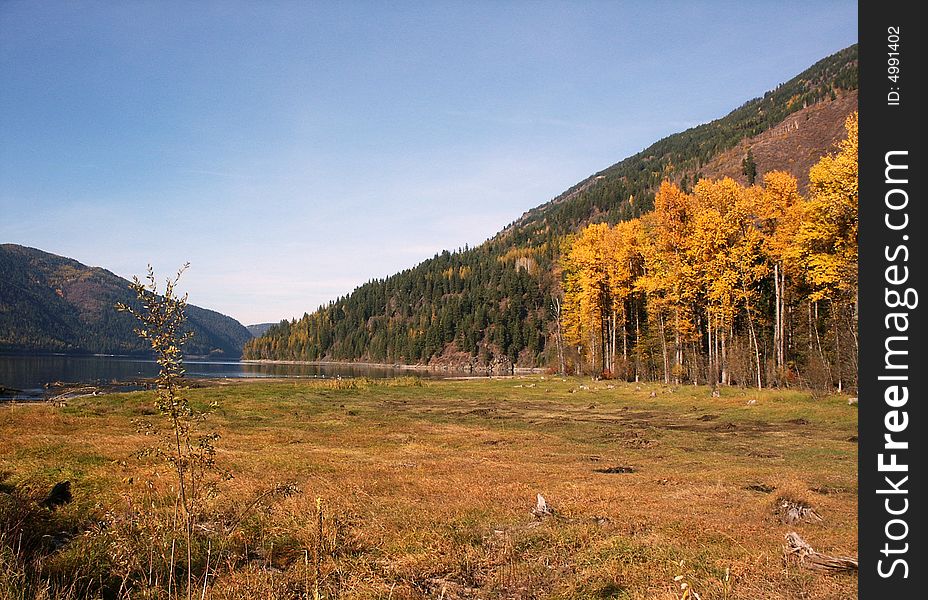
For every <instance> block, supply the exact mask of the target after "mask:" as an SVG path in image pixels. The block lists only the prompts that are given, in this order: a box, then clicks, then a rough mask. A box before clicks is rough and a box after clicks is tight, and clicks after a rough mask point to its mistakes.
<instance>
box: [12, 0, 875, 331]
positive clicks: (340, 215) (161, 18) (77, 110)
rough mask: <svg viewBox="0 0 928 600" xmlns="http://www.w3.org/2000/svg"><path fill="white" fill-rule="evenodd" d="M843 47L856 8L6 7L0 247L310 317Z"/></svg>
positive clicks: (268, 312) (202, 299)
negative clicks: (169, 280) (171, 277)
mask: <svg viewBox="0 0 928 600" xmlns="http://www.w3.org/2000/svg"><path fill="white" fill-rule="evenodd" d="M856 41H857V2H848V1H841V2H827V1H821V2H810V1H803V2H782V1H770V2H645V1H639V2H580V1H578V2H507V1H503V0H499V1H495V2H481V1H477V2H440V1H439V2H415V3H406V2H395V3H386V2H340V3H336V2H318V3H316V2H274V1H269V2H257V1H254V2H234V1H232V2H195V3H189V2H168V1H164V2H154V1H140V2H127V3H123V2H116V1H112V2H79V1H78V2H17V1H8V0H0V243H7V242H12V243H18V244H23V245H27V246H33V247H37V248H40V249H43V250H46V251H49V252H53V253H56V254H62V255H65V256H69V257H72V258H75V259H77V260H79V261H81V262H84V263H87V264H90V265H94V266H102V267H105V268H107V269H109V270H111V271H113V272H115V273H117V274H118V275H122V276H124V277H131V276H132V275H133V274H143V273H144V271H145V268H146V265H147V264H148V263H152V264H153V265H154V266H155V268H156V270H157V271H158V272H159V273H162V274H164V275H165V276H167V275H168V274H170V273H171V272H172V271H174V270H176V268H177V267H178V266H179V265H181V264H182V263H183V262H185V261H190V262H191V269H190V270H189V271H188V272H187V273H186V274H185V276H184V280H183V288H184V289H185V290H186V291H188V292H189V294H190V300H191V302H192V303H194V304H197V305H200V306H204V307H208V308H213V309H215V310H219V311H221V312H224V313H226V314H229V315H231V316H233V317H235V318H237V319H239V320H240V321H242V322H243V323H245V324H249V323H258V322H264V321H278V320H280V319H281V318H290V317H292V316H299V315H302V314H303V312H304V311H312V310H313V309H314V308H316V307H317V306H318V305H319V304H322V303H324V302H327V301H328V300H331V299H334V298H335V297H337V296H339V295H343V294H345V293H348V292H350V291H351V290H352V289H353V288H354V287H356V286H357V285H360V284H361V283H363V282H365V281H367V280H369V279H371V278H376V277H384V276H387V275H390V274H392V273H394V272H396V271H399V270H402V269H404V268H407V267H411V266H413V265H415V264H416V263H418V262H420V261H421V260H423V259H426V258H429V257H430V256H432V255H433V254H434V253H435V252H438V251H440V250H442V249H446V248H447V249H455V248H458V247H463V246H464V245H465V244H469V245H471V246H473V245H476V244H479V243H480V242H482V241H484V240H485V239H486V238H488V237H489V236H491V235H493V234H494V233H495V232H496V231H498V230H499V229H501V228H502V227H503V226H505V225H506V224H508V223H510V222H511V221H513V220H514V219H516V218H518V217H519V216H520V215H521V214H522V213H523V212H524V211H526V210H528V209H530V208H532V207H534V206H537V205H539V204H541V203H543V202H546V201H547V200H550V199H551V198H553V197H554V196H556V195H558V194H559V193H560V192H562V191H564V190H565V189H567V188H568V187H570V186H571V185H573V184H574V183H576V182H578V181H579V180H581V179H583V178H585V177H586V176H588V175H590V174H592V173H593V172H595V171H598V170H600V169H602V168H605V167H606V166H608V165H610V164H613V163H615V162H617V161H619V160H621V159H622V158H625V157H626V156H628V155H630V154H633V153H635V152H637V151H638V150H640V149H642V148H644V147H645V146H647V145H649V144H650V143H652V142H654V141H656V140H657V139H659V138H661V137H664V136H666V135H669V134H671V133H674V132H676V131H680V130H682V129H686V128H688V127H691V126H693V125H696V124H699V123H703V122H706V121H709V120H712V119H714V118H717V117H719V116H722V115H724V114H726V113H727V112H729V111H730V110H731V109H733V108H735V107H736V106H738V105H740V104H742V103H743V102H745V101H746V100H749V99H751V98H753V97H756V96H759V95H762V94H763V93H764V92H765V91H766V90H768V89H771V88H773V87H775V86H776V85H777V84H778V83H782V82H784V81H786V80H788V79H790V78H791V77H792V76H794V75H796V74H797V73H799V72H800V71H802V70H803V69H805V68H806V67H808V66H810V65H811V64H812V63H814V62H815V61H817V60H818V59H820V58H823V57H825V56H827V55H828V54H831V53H833V52H835V51H837V50H840V49H841V48H844V47H846V46H849V45H851V44H853V43H855V42H856Z"/></svg>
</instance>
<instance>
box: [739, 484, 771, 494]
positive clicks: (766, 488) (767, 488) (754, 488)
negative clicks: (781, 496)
mask: <svg viewBox="0 0 928 600" xmlns="http://www.w3.org/2000/svg"><path fill="white" fill-rule="evenodd" d="M744 489H746V490H748V491H750V492H760V493H762V494H769V493H770V492H772V491H773V490H775V489H777V488H776V486H775V485H768V484H766V483H752V484H751V485H746V486H744Z"/></svg>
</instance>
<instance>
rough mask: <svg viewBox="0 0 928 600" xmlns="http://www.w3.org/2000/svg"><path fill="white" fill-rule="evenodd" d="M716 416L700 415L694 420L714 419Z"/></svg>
mask: <svg viewBox="0 0 928 600" xmlns="http://www.w3.org/2000/svg"><path fill="white" fill-rule="evenodd" d="M718 418H719V416H718V415H702V416H701V417H697V419H696V420H697V421H715V420H716V419H718Z"/></svg>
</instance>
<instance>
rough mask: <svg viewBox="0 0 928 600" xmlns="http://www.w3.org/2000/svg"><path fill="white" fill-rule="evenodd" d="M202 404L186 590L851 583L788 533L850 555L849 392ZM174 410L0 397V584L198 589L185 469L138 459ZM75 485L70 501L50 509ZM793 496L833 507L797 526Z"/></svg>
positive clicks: (489, 384)
mask: <svg viewBox="0 0 928 600" xmlns="http://www.w3.org/2000/svg"><path fill="white" fill-rule="evenodd" d="M189 396H190V398H191V400H192V401H193V402H194V403H195V404H197V405H199V406H203V407H205V406H208V405H210V404H211V403H213V402H216V403H218V408H216V409H215V411H214V412H213V414H212V415H211V416H210V417H209V419H208V421H207V422H206V423H205V426H206V428H207V429H209V430H212V431H215V432H217V433H219V434H220V435H221V438H220V439H219V440H217V441H216V442H215V446H216V449H217V453H216V464H217V466H218V467H219V468H221V469H224V470H228V471H229V472H230V473H231V474H232V478H231V479H228V480H226V479H222V478H219V477H217V476H214V475H210V474H206V475H204V476H203V477H202V481H203V485H204V488H203V493H202V498H203V500H202V502H201V503H200V504H199V505H198V514H199V517H198V519H197V523H196V528H195V539H194V543H193V544H192V549H191V550H192V551H191V554H192V563H193V569H192V572H193V591H192V594H191V596H192V597H194V598H212V599H224V598H229V599H232V598H249V599H250V598H292V599H300V598H313V597H314V594H318V596H319V597H321V598H332V599H334V598H343V599H360V598H383V599H394V600H401V599H413V598H444V599H447V600H450V599H455V598H513V599H516V598H518V599H522V598H564V599H568V598H577V599H582V598H589V599H593V598H624V599H668V600H669V599H674V600H680V599H681V598H689V599H692V598H702V599H706V600H708V599H710V598H722V599H728V598H732V599H733V598H743V599H768V598H769V599H773V598H780V599H797V598H852V597H856V595H857V578H856V575H853V574H852V575H826V574H821V573H816V572H812V571H809V570H806V569H803V568H800V567H799V566H797V565H795V564H792V563H789V562H787V561H785V560H784V553H783V549H784V535H785V534H786V533H787V532H788V531H797V532H799V533H800V534H801V535H802V537H803V538H804V539H805V540H806V541H808V542H809V543H810V544H811V545H812V546H813V547H814V548H815V549H816V550H818V551H821V552H824V553H827V554H830V555H849V556H856V554H857V549H856V544H857V443H856V439H857V438H856V435H857V407H856V406H850V405H849V404H848V402H847V401H846V398H843V397H813V396H812V395H811V394H810V393H808V392H802V391H770V390H764V391H757V390H750V389H736V388H723V389H721V394H720V396H719V397H713V395H712V393H711V390H710V389H709V388H705V387H694V386H664V385H658V384H640V385H637V384H629V383H621V382H608V381H590V380H589V379H576V378H566V379H564V378H559V377H550V376H548V377H543V376H526V377H516V378H499V379H472V380H431V381H426V380H419V379H414V378H401V379H396V380H384V381H373V380H340V381H265V382H224V383H219V382H217V383H216V384H215V385H209V386H206V387H202V388H197V389H192V390H190V392H189ZM161 419H162V418H161V416H160V415H158V414H157V411H155V410H154V409H153V393H152V392H136V393H127V394H118V395H106V396H96V397H85V398H79V399H75V400H72V401H69V402H68V403H67V404H66V405H64V406H53V405H50V404H44V403H36V404H14V405H0V597H2V598H3V599H4V600H7V599H12V598H17V599H20V598H21V599H23V600H25V599H29V600H32V599H34V598H43V597H45V598H68V597H72V598H77V597H91V598H95V597H105V598H162V599H170V598H174V597H180V598H185V597H187V594H186V590H185V586H186V584H187V583H186V582H187V578H186V572H187V569H186V550H185V549H183V546H184V541H183V536H182V535H181V534H179V533H173V532H172V528H171V522H172V519H173V518H174V514H175V511H176V501H175V498H176V491H175V490H174V489H173V487H172V483H173V481H175V479H174V475H173V474H172V472H171V466H170V464H168V463H166V462H165V460H164V458H163V457H159V456H158V455H157V454H155V453H145V452H144V450H145V449H146V448H150V447H152V446H153V444H154V442H155V440H157V439H160V437H161V436H163V435H164V434H163V433H157V432H154V431H152V430H150V429H149V428H146V426H145V424H144V422H145V421H149V422H151V423H153V424H156V425H157V424H159V423H161ZM64 480H69V481H70V482H71V486H72V487H71V490H72V493H73V501H71V502H70V503H68V504H64V505H62V506H61V507H59V508H57V509H54V510H52V509H49V508H45V507H43V506H41V505H40V503H41V501H42V499H43V498H44V497H45V495H46V494H47V493H48V490H49V489H51V487H52V486H53V485H54V484H55V483H56V482H59V481H64ZM537 494H542V495H543V496H544V498H545V499H546V500H547V503H548V504H549V506H550V507H552V508H553V510H554V514H552V515H545V516H542V517H538V516H535V515H533V514H532V509H533V508H534V507H535V504H536V495H537ZM784 498H785V499H789V500H794V501H799V502H803V503H804V504H805V505H806V506H809V507H811V508H814V510H815V512H816V513H817V514H818V515H820V516H821V518H822V521H821V522H801V523H797V524H792V525H786V524H783V523H782V522H781V520H780V518H779V515H778V510H779V506H780V503H781V501H782V499H784ZM317 499H321V502H319V503H318V504H317ZM172 548H173V552H172ZM172 555H173V557H172ZM683 584H686V585H683Z"/></svg>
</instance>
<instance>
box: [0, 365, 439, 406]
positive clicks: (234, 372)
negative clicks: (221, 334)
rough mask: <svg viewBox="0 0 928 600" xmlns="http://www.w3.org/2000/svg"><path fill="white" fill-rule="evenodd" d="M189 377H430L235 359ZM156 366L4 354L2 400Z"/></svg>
mask: <svg viewBox="0 0 928 600" xmlns="http://www.w3.org/2000/svg"><path fill="white" fill-rule="evenodd" d="M184 365H185V366H186V368H187V376H188V377H234V378H261V377H292V378H326V377H329V378H334V377H374V378H387V377H399V376H402V375H409V374H414V375H417V376H428V372H425V371H415V372H413V371H410V370H408V369H401V368H391V367H376V366H370V365H354V364H334V365H333V364H324V365H319V364H314V365H310V364H268V363H249V362H240V361H233V360H209V359H200V360H197V359H185V360H184ZM157 374H158V365H157V364H156V363H155V362H154V361H153V360H146V359H144V358H137V357H132V356H69V355H61V354H50V355H49V354H46V355H4V354H0V388H7V390H14V392H13V393H12V394H11V393H9V392H6V393H3V394H0V397H5V398H7V399H10V398H11V397H12V398H35V397H41V396H42V394H43V391H44V386H45V384H47V383H53V382H57V381H61V382H66V383H101V382H104V383H110V382H114V381H133V380H138V379H144V378H150V377H155V376H157Z"/></svg>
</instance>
